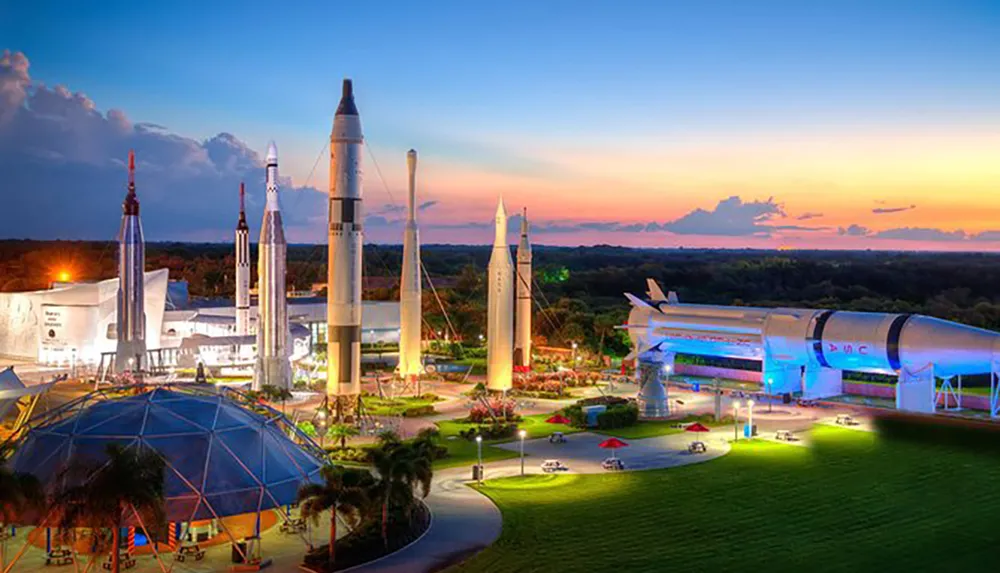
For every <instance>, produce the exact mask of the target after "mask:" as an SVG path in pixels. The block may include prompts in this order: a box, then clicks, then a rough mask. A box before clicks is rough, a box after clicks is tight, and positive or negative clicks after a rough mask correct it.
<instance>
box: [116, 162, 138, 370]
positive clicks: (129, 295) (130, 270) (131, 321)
mask: <svg viewBox="0 0 1000 573" xmlns="http://www.w3.org/2000/svg"><path fill="white" fill-rule="evenodd" d="M145 270H146V243H145V241H144V240H143V238H142V223H141V222H140V221H139V198H138V197H136V194H135V152H133V151H132V150H129V152H128V192H127V193H126V194H125V201H124V202H123V203H122V225H121V229H120V230H119V231H118V314H117V323H116V325H115V326H116V328H117V331H116V335H117V338H118V345H117V348H116V350H115V371H116V372H125V371H141V370H143V368H144V366H145V361H146V311H145V308H144V307H143V305H144V302H145Z"/></svg>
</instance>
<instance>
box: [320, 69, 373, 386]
mask: <svg viewBox="0 0 1000 573" xmlns="http://www.w3.org/2000/svg"><path fill="white" fill-rule="evenodd" d="M363 144H364V136H363V135H362V134H361V117H360V116H359V115H358V108H357V106H355V105H354V88H353V86H352V85H351V80H349V79H345V80H344V88H343V94H342V96H341V98H340V105H339V106H337V112H336V114H334V116H333V131H331V132H330V211H329V217H330V227H329V230H328V231H329V236H328V240H329V251H328V259H327V282H326V285H327V287H326V301H327V302H326V313H327V314H326V317H327V320H326V322H327V331H326V332H327V351H326V357H327V373H326V393H327V396H354V395H358V394H360V393H361V241H362V230H363V226H362V222H363V221H364V213H363V212H362V209H361V146H362V145H363Z"/></svg>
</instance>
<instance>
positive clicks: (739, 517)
mask: <svg viewBox="0 0 1000 573" xmlns="http://www.w3.org/2000/svg"><path fill="white" fill-rule="evenodd" d="M813 438H814V440H815V446H814V447H813V448H811V449H807V448H803V447H796V446H786V445H779V444H774V443H769V442H758V441H754V442H749V441H744V442H739V443H738V444H736V445H735V446H734V448H733V451H732V452H731V453H730V454H728V455H726V456H724V457H722V458H719V459H716V460H714V461H710V462H706V463H702V464H695V465H691V466H685V467H679V468H673V469H667V470H656V471H643V472H623V473H614V474H601V475H545V476H529V477H527V478H509V479H503V480H495V481H490V482H487V483H486V484H485V485H484V486H483V487H482V491H483V492H484V493H486V494H487V495H489V496H490V497H491V498H492V499H493V500H494V501H495V502H496V503H497V505H498V506H499V507H500V509H501V510H502V512H503V517H504V524H503V534H502V535H501V537H500V539H499V540H498V541H497V543H495V544H494V545H493V546H492V547H490V548H488V549H486V550H485V551H484V552H483V553H481V554H479V555H478V556H475V557H473V558H471V559H470V560H469V561H467V562H466V563H464V564H462V565H459V566H457V567H455V568H453V569H451V571H452V572H453V573H458V572H470V573H471V572H476V573H480V572H507V571H524V572H528V571H546V572H547V571H588V572H603V571H612V572H626V571H627V572H629V573H633V572H637V571H768V572H774V571H810V572H812V571H963V570H967V571H986V570H993V569H994V568H995V567H996V544H995V539H996V535H995V524H996V519H997V517H996V516H997V515H998V513H1000V488H998V487H996V484H997V483H998V480H1000V458H997V457H993V456H989V455H986V454H976V453H974V452H971V451H966V450H956V449H946V448H944V447H942V446H930V445H918V444H913V443H899V442H895V441H893V442H889V441H879V440H878V438H876V437H875V435H874V434H869V433H866V432H857V431H850V430H842V429H837V428H831V427H817V428H816V429H815V430H814V432H813Z"/></svg>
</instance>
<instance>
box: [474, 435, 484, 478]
mask: <svg viewBox="0 0 1000 573" xmlns="http://www.w3.org/2000/svg"><path fill="white" fill-rule="evenodd" d="M476 457H477V458H479V471H477V472H476V477H478V478H479V483H480V485H482V483H483V437H482V436H476Z"/></svg>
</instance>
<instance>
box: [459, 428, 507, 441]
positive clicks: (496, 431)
mask: <svg viewBox="0 0 1000 573" xmlns="http://www.w3.org/2000/svg"><path fill="white" fill-rule="evenodd" d="M516 433H517V424H490V425H488V426H485V425H484V426H473V427H471V428H469V429H467V430H462V431H461V432H459V433H458V435H459V436H460V437H462V438H465V439H466V440H469V441H472V440H475V439H476V436H482V437H483V439H484V440H503V439H507V438H513V437H514V434H516Z"/></svg>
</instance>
